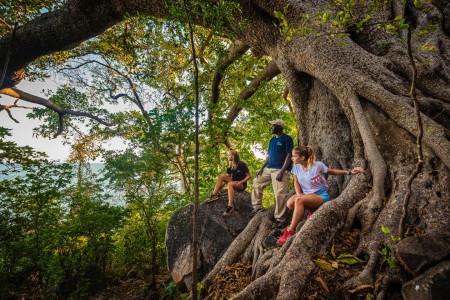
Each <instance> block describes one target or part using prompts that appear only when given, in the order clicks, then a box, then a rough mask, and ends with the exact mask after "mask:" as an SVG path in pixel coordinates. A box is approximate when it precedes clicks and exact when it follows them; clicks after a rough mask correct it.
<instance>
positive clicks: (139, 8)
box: [0, 0, 450, 299]
mask: <svg viewBox="0 0 450 300" xmlns="http://www.w3.org/2000/svg"><path fill="white" fill-rule="evenodd" d="M236 2H238V3H239V4H240V5H241V8H242V9H241V11H240V12H236V15H235V17H236V18H237V19H240V20H245V21H246V23H245V26H243V27H238V26H235V25H233V24H231V25H230V26H229V27H228V28H227V32H230V33H234V34H235V35H236V36H237V37H238V38H239V40H240V41H242V42H243V43H245V44H247V45H248V46H250V47H251V49H252V50H253V52H254V53H255V54H256V55H262V54H264V55H268V56H270V57H271V58H272V60H273V61H274V62H275V63H276V65H277V67H278V68H279V70H280V71H281V73H282V74H283V75H284V76H285V78H286V81H287V82H288V86H289V90H290V93H291V95H292V98H293V103H294V108H295V114H296V118H297V124H298V129H299V132H300V136H299V142H300V143H301V144H311V145H314V146H315V148H316V149H317V150H318V154H319V159H320V160H322V161H326V162H327V163H328V164H329V165H330V166H331V167H333V168H343V169H345V168H350V167H352V166H357V165H362V166H365V167H366V168H367V170H368V171H367V172H366V174H365V175H357V176H353V177H351V178H345V179H344V178H342V177H339V176H335V177H330V178H329V182H330V192H331V195H332V196H333V197H335V199H334V200H333V201H331V202H329V203H327V204H326V205H323V206H322V207H321V208H320V209H319V210H318V211H317V212H316V213H315V214H314V215H313V217H312V218H311V219H309V220H308V221H306V222H305V223H304V225H303V226H302V227H301V229H300V230H299V232H298V233H297V234H296V235H295V238H293V239H292V240H290V241H289V242H288V243H287V244H286V245H284V246H283V247H282V248H278V249H272V250H268V251H266V252H264V251H263V249H262V248H261V242H262V240H263V239H264V238H265V236H267V234H268V233H269V232H270V230H271V229H270V222H271V221H270V219H269V216H268V214H260V215H258V216H256V217H255V218H254V219H253V220H252V221H251V222H250V223H249V225H248V227H247V228H246V230H245V231H244V232H243V233H242V234H241V235H240V236H239V237H238V238H237V239H236V241H235V242H234V243H233V244H232V245H231V246H230V248H229V250H228V251H227V252H226V253H225V255H224V256H223V257H222V259H221V260H220V261H219V263H218V264H217V265H216V267H215V268H214V269H213V270H212V271H211V272H210V274H209V275H208V276H207V278H206V283H207V285H208V284H210V283H211V281H212V280H213V279H214V277H215V276H216V275H217V274H219V273H220V272H221V271H222V270H223V269H224V268H225V266H227V265H230V264H232V263H234V262H237V261H251V262H252V264H253V271H252V272H253V281H252V283H251V284H250V285H248V286H247V287H246V288H245V289H244V290H243V291H241V292H240V293H239V294H238V295H236V298H238V299H249V298H254V299H256V298H258V299H262V298H264V299H267V298H268V297H269V298H276V299H295V298H298V297H299V296H301V295H302V291H303V290H304V288H305V285H306V283H307V282H308V281H309V279H310V277H311V275H312V274H313V272H314V271H315V269H316V267H315V265H314V263H313V260H312V259H313V258H316V257H318V256H319V255H320V254H323V253H324V252H326V251H329V249H330V245H331V243H332V241H333V239H334V238H335V237H336V236H337V235H338V234H340V233H341V232H343V231H351V230H352V229H354V228H355V227H357V228H360V229H361V234H360V239H359V242H358V244H357V246H356V247H355V248H354V249H353V251H354V253H355V254H357V255H360V254H362V253H365V254H367V256H368V258H369V259H368V262H367V263H366V265H365V267H364V269H363V270H362V271H361V272H359V273H358V274H354V276H352V277H350V278H348V280H347V281H346V283H345V285H344V286H345V288H346V289H352V288H355V287H358V286H361V285H364V284H369V285H372V284H374V282H375V280H376V278H378V277H379V275H380V274H377V273H380V272H381V271H380V270H382V269H380V268H379V264H380V259H379V258H380V257H379V251H378V250H379V245H380V242H382V243H384V244H387V245H392V244H394V242H393V241H392V239H391V238H390V237H389V236H388V235H385V234H383V233H382V232H381V231H380V227H381V225H385V226H387V227H388V228H390V230H391V231H392V232H394V233H396V232H398V231H399V223H400V219H401V216H402V214H403V205H404V202H405V197H404V195H405V194H406V192H407V191H406V188H407V181H408V178H409V175H410V174H411V173H412V171H413V170H414V168H415V164H416V160H417V153H416V149H417V146H416V144H415V137H416V135H417V132H418V131H417V121H416V119H415V117H414V108H413V106H412V100H411V97H410V82H411V74H412V73H411V71H410V65H411V64H410V61H409V60H408V55H407V48H406V45H405V44H404V43H403V42H402V41H401V40H400V39H399V38H398V37H396V36H394V35H391V34H386V33H385V32H384V31H383V30H382V29H379V28H378V27H376V26H369V27H367V28H366V29H365V30H363V31H362V32H360V33H356V32H353V33H352V34H351V35H350V36H348V37H343V38H342V39H341V40H340V41H338V40H337V39H335V38H332V37H330V36H327V35H324V36H322V37H316V36H301V35H293V36H292V39H291V40H289V41H287V39H286V37H285V36H282V35H281V34H280V30H279V28H277V27H276V26H275V25H274V24H276V23H277V19H276V18H275V17H274V11H282V10H283V8H284V7H285V6H288V11H287V13H286V16H285V17H286V19H287V21H288V22H289V23H290V24H293V25H299V24H300V23H301V22H302V19H301V18H302V16H303V13H304V12H308V13H309V14H310V15H311V14H313V13H314V12H317V11H319V9H320V7H321V6H323V5H325V3H326V2H325V1H293V0H283V1H280V0H277V1H267V0H248V1H236ZM92 3H97V4H92ZM423 5H424V8H422V9H420V10H419V9H416V8H415V7H414V6H413V5H412V1H407V6H406V19H407V21H408V22H409V23H410V24H411V26H412V32H413V38H412V41H411V43H412V49H413V52H414V53H413V54H414V58H415V61H416V64H417V71H418V72H417V74H418V79H417V85H416V87H417V98H418V102H419V107H420V111H421V117H422V119H423V124H424V129H425V131H424V138H423V146H424V165H423V169H422V172H421V173H420V174H419V175H418V176H417V178H416V179H415V180H414V181H413V184H412V189H411V195H410V200H409V202H408V203H409V204H408V206H407V210H406V225H405V226H406V228H407V229H408V230H407V232H408V233H409V234H410V235H419V234H423V233H427V232H430V231H432V230H435V229H442V230H448V228H449V226H450V224H449V222H450V220H449V218H448V216H449V215H450V214H449V212H450V203H449V187H450V177H449V175H450V172H449V168H450V143H449V137H450V134H449V129H450V40H449V32H450V25H449V24H450V21H449V20H450V5H449V4H448V2H447V1H444V0H435V1H431V3H426V4H423ZM165 7H166V6H164V5H163V4H161V3H159V2H158V1H137V0H135V1H132V0H128V1H106V0H105V1H100V2H98V1H92V2H91V1H83V0H71V1H68V4H67V6H66V8H65V9H62V10H61V11H57V12H53V13H50V14H48V15H44V16H42V17H40V18H37V19H36V20H33V21H32V22H30V23H29V24H27V25H25V26H23V27H22V28H18V29H17V31H16V33H15V36H14V38H13V39H12V41H11V42H10V36H5V37H3V38H2V39H1V40H0V57H1V58H2V61H3V60H5V58H6V57H8V59H9V65H8V66H9V67H8V68H7V73H6V78H5V80H4V83H3V87H8V86H12V85H14V84H16V83H17V80H18V78H19V79H20V76H19V75H20V74H23V73H22V72H21V70H22V69H23V68H24V67H26V65H27V64H29V63H30V62H32V61H33V60H35V59H36V58H38V57H40V56H42V55H45V54H48V53H51V52H55V51H58V50H61V49H67V48H70V47H74V46H75V45H76V44H78V43H79V42H81V41H83V40H86V39H88V38H90V37H92V36H94V35H96V34H98V33H99V32H101V31H103V30H105V29H106V28H108V27H109V26H111V25H112V24H113V23H116V22H119V21H120V20H122V18H123V17H122V16H123V14H124V13H125V12H131V13H136V12H140V13H144V14H148V15H152V16H156V17H168V12H167V11H166V10H165ZM102 8H105V10H104V11H102ZM99 11H102V13H101V14H97V13H95V12H99ZM80 12H82V15H79V14H80ZM402 13H403V11H402V5H401V1H390V3H389V4H388V5H386V6H385V7H384V9H383V10H378V12H377V15H376V16H374V17H373V20H375V21H376V22H381V21H386V22H389V21H392V20H393V19H394V17H395V16H397V15H401V14H402ZM77 14H78V15H77ZM356 14H357V15H362V16H364V10H363V9H361V11H359V12H357V13H356ZM80 16H81V17H80ZM74 19H76V20H78V24H77V26H76V28H75V27H74V26H69V24H67V22H68V21H69V20H70V21H72V20H74ZM93 20H95V22H93ZM58 22H61V23H60V24H59V23H58ZM431 24H435V25H437V26H438V29H437V31H435V32H432V33H430V34H429V35H427V36H426V37H424V36H421V35H419V34H418V33H419V31H420V30H423V29H425V28H427V27H428V26H429V25H431ZM318 30H323V29H318ZM49 31H50V32H51V36H50V35H48V32H49ZM75 33H76V34H75ZM49 39H51V43H50V40H49ZM342 42H345V43H346V45H345V46H343V45H342ZM426 42H428V45H431V46H435V47H436V50H435V51H419V50H418V49H420V47H421V46H422V45H423V44H425V43H426ZM8 51H10V53H11V54H10V55H7V53H8ZM280 92H281V91H280ZM302 224H303V223H302ZM397 274H401V271H400V269H399V268H396V269H393V270H391V272H390V273H389V276H390V277H392V278H394V277H396V275H397ZM400 279H401V280H404V278H400ZM385 286H388V285H387V284H386V285H385Z"/></svg>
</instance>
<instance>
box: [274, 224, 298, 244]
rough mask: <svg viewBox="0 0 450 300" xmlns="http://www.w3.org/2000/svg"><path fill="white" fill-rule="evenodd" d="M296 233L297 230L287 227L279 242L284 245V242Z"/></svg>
mask: <svg viewBox="0 0 450 300" xmlns="http://www.w3.org/2000/svg"><path fill="white" fill-rule="evenodd" d="M294 234H295V232H292V231H290V230H289V228H286V229H285V230H284V233H283V235H282V236H281V237H280V238H279V239H278V240H277V244H278V245H283V244H284V243H286V241H287V239H288V238H290V237H291V236H293V235H294Z"/></svg>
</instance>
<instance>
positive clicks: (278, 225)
mask: <svg viewBox="0 0 450 300" xmlns="http://www.w3.org/2000/svg"><path fill="white" fill-rule="evenodd" d="M286 226H287V224H286V222H285V221H280V220H275V223H274V224H273V225H272V228H277V229H283V228H286Z"/></svg>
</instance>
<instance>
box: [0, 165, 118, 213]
mask: <svg viewBox="0 0 450 300" xmlns="http://www.w3.org/2000/svg"><path fill="white" fill-rule="evenodd" d="M73 167H74V168H76V167H77V164H73ZM104 167H105V165H104V164H103V163H91V164H90V168H91V171H92V173H93V174H95V175H100V174H101V172H102V171H103V169H104ZM4 170H6V166H5V165H4V164H0V180H4V179H11V178H14V177H17V176H24V175H25V172H23V171H22V172H13V173H11V174H2V173H1V171H4ZM101 178H102V176H101V175H100V176H99V179H101ZM75 181H76V176H74V178H73V182H74V183H75ZM104 193H105V194H107V193H108V194H110V195H112V199H111V200H110V201H109V202H110V203H111V204H113V205H124V200H123V197H122V195H121V193H117V192H116V191H113V190H111V189H109V188H107V187H105V189H104Z"/></svg>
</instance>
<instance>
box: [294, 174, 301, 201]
mask: <svg viewBox="0 0 450 300" xmlns="http://www.w3.org/2000/svg"><path fill="white" fill-rule="evenodd" d="M294 188H295V194H296V195H297V196H301V195H302V187H301V186H300V183H299V182H298V178H297V175H294Z"/></svg>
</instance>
